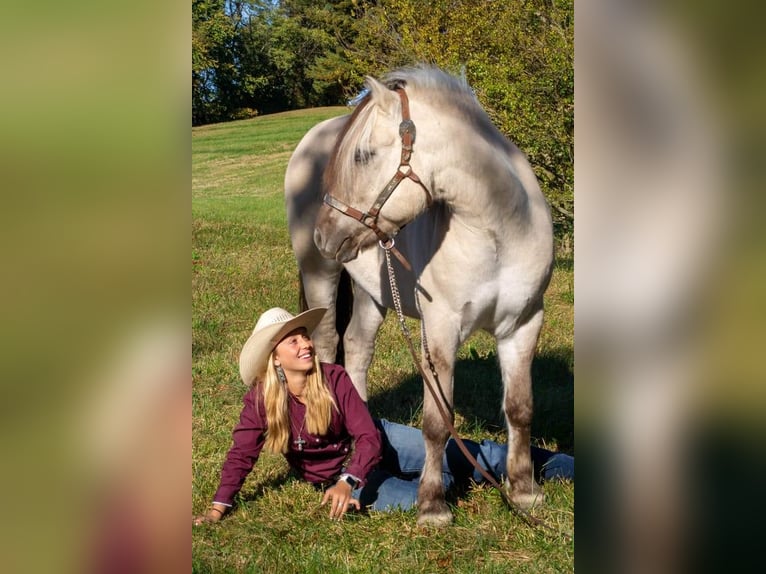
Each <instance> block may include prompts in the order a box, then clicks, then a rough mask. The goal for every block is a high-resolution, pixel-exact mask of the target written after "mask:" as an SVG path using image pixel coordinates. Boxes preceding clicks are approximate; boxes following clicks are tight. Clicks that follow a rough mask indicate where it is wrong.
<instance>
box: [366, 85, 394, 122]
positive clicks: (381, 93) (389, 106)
mask: <svg viewBox="0 0 766 574" xmlns="http://www.w3.org/2000/svg"><path fill="white" fill-rule="evenodd" d="M365 84H366V85H367V87H368V88H369V90H370V99H371V100H372V103H373V104H375V105H377V106H379V107H380V108H381V109H382V110H383V111H384V112H386V113H388V114H391V115H395V114H396V113H397V106H398V105H399V96H397V95H396V92H394V91H393V90H389V89H388V88H387V87H386V86H385V85H383V84H381V83H380V82H379V81H378V80H376V79H375V78H373V77H372V76H367V79H366V80H365Z"/></svg>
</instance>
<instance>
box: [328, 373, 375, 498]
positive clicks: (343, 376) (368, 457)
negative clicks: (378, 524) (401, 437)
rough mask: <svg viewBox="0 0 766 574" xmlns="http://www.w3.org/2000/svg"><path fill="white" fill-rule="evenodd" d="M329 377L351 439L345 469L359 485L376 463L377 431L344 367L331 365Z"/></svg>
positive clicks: (342, 420) (365, 405)
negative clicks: (351, 449)
mask: <svg viewBox="0 0 766 574" xmlns="http://www.w3.org/2000/svg"><path fill="white" fill-rule="evenodd" d="M329 376H330V377H331V378H332V382H333V383H334V385H333V386H334V390H335V398H336V400H337V401H338V410H339V411H340V415H341V422H342V423H343V424H344V425H345V427H346V430H347V431H348V433H349V434H350V435H351V436H352V437H353V438H354V453H353V455H352V457H351V460H350V461H349V463H348V466H347V467H346V470H345V472H346V473H348V474H350V475H352V476H353V477H354V478H356V479H358V480H359V481H360V485H359V486H361V485H362V484H364V482H365V480H366V478H367V475H368V474H369V473H370V471H371V470H372V469H373V468H374V467H375V465H377V464H378V463H379V462H380V459H381V451H382V443H381V440H380V434H379V433H378V429H377V427H376V426H375V423H374V422H373V420H372V416H370V411H369V410H367V404H366V403H365V402H364V401H363V400H362V398H361V397H360V396H359V393H358V392H357V390H356V388H355V387H354V385H353V383H352V382H351V377H349V376H348V373H347V372H346V371H345V369H343V368H342V367H339V366H337V365H333V367H332V368H331V369H330V371H329Z"/></svg>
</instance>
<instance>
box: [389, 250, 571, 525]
mask: <svg viewBox="0 0 766 574" xmlns="http://www.w3.org/2000/svg"><path fill="white" fill-rule="evenodd" d="M380 246H381V247H382V248H383V251H384V253H385V254H386V268H387V269H388V282H389V284H390V285H391V297H392V298H393V300H394V309H395V310H396V317H397V319H398V320H399V326H400V327H401V329H402V333H403V335H404V339H405V341H406V342H407V347H408V348H409V350H410V354H411V355H412V360H413V361H414V363H415V365H416V366H417V368H418V371H420V376H421V377H423V381H424V382H425V383H426V386H427V387H428V390H429V391H430V392H431V396H432V397H433V399H434V401H435V402H436V406H437V407H438V408H439V413H440V414H441V416H442V419H444V423H445V424H446V425H447V428H448V429H449V433H450V435H451V436H452V438H453V439H454V440H455V443H456V444H457V445H458V448H460V451H461V452H462V453H463V456H465V457H466V459H467V460H468V461H469V462H470V463H471V464H472V465H473V466H474V468H476V470H478V471H479V473H480V474H481V475H482V476H483V477H484V479H485V480H486V481H487V482H489V483H490V484H491V485H492V486H493V487H495V488H496V489H497V490H498V492H500V496H501V497H502V498H503V500H504V501H505V503H506V504H507V505H508V507H509V508H510V509H511V511H512V512H513V513H514V514H516V516H518V517H519V518H521V519H522V520H523V521H524V522H525V523H526V524H527V525H528V526H530V527H532V528H535V527H537V528H541V529H544V530H547V531H549V532H550V533H553V534H556V535H560V536H563V537H564V538H566V539H567V540H571V539H572V536H571V535H570V534H568V533H566V532H562V531H560V530H558V529H556V528H554V527H553V526H550V525H549V524H546V523H545V522H544V521H542V520H540V519H539V518H535V517H534V516H532V515H531V514H530V513H529V512H527V511H525V510H523V509H521V508H519V507H518V506H516V505H515V504H514V503H513V502H511V499H510V498H509V496H508V493H507V492H506V489H505V488H503V487H502V486H501V485H500V484H499V483H498V482H497V480H495V478H494V477H493V476H492V475H491V474H489V473H488V472H487V471H486V470H485V469H484V468H483V467H482V466H481V465H480V464H479V462H478V461H477V460H476V458H475V457H474V456H473V455H472V454H471V453H470V452H469V451H468V448H467V447H466V446H465V444H464V443H463V439H461V438H460V437H459V436H458V434H457V431H456V430H455V426H454V425H453V424H452V422H451V420H450V419H451V417H450V416H449V414H448V413H447V411H446V409H445V406H444V404H443V402H442V401H441V400H440V399H439V396H438V395H437V394H436V389H435V388H434V385H433V383H432V382H431V378H430V377H429V376H428V375H427V374H426V372H425V371H424V370H423V366H422V365H421V362H420V360H418V356H417V353H416V352H415V346H414V345H413V343H412V334H411V333H410V329H409V327H407V324H406V323H405V321H404V313H403V312H402V300H401V296H400V294H399V287H398V285H397V283H396V274H395V273H394V267H393V265H392V264H391V253H390V251H391V249H392V248H393V247H394V240H393V239H390V240H389V241H387V242H386V243H383V242H382V241H381V242H380ZM415 302H416V304H417V307H418V311H420V298H419V297H418V295H417V291H416V292H415ZM420 316H421V335H422V337H423V349H424V350H425V352H426V359H427V361H428V365H429V368H430V370H431V374H432V375H433V377H434V380H437V381H438V376H437V374H436V369H435V367H434V364H433V361H432V360H431V353H430V351H429V350H428V342H427V341H426V338H425V334H426V333H425V325H424V321H423V320H422V317H423V314H422V313H421V315H420Z"/></svg>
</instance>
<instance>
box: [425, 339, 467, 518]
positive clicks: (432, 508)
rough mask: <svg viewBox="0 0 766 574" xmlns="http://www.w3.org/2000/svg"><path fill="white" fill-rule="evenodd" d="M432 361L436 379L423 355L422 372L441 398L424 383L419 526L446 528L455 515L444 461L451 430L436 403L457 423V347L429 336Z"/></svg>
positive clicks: (452, 421) (450, 419)
mask: <svg viewBox="0 0 766 574" xmlns="http://www.w3.org/2000/svg"><path fill="white" fill-rule="evenodd" d="M428 343H429V348H430V353H431V359H432V360H433V364H434V367H435V370H436V373H437V377H436V380H434V379H433V376H432V373H431V370H430V366H429V365H428V361H427V357H426V354H425V352H423V355H422V356H423V370H424V371H425V372H426V374H427V375H428V376H429V377H430V378H431V383H432V385H433V388H434V390H435V391H436V393H437V395H438V399H434V397H433V395H432V393H431V391H430V390H429V389H428V386H427V385H426V384H425V382H424V388H423V392H424V395H423V438H424V441H425V450H426V459H425V464H424V466H423V472H422V473H421V475H420V488H419V490H418V526H447V525H448V524H450V523H451V522H452V512H451V511H450V509H449V506H448V505H447V502H446V501H445V491H444V480H443V475H442V472H443V460H444V448H445V446H446V444H447V439H448V438H449V428H448V426H447V423H446V422H445V420H444V418H443V417H442V415H441V413H440V409H439V407H438V406H437V403H436V400H438V401H439V402H441V404H442V406H443V408H444V411H445V412H446V413H447V416H448V418H449V422H450V423H454V420H455V416H454V412H453V408H452V406H453V378H452V375H453V369H454V362H455V353H456V352H457V345H456V344H438V343H437V342H436V339H431V338H430V337H429V341H428Z"/></svg>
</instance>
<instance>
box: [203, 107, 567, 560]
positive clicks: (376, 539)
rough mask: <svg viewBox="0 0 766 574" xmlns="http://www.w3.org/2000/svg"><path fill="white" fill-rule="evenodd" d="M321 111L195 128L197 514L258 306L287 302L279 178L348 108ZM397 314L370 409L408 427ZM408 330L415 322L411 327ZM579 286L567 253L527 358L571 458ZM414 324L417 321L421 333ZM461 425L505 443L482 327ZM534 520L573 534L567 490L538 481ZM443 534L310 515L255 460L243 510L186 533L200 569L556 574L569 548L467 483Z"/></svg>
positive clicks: (416, 399)
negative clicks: (311, 134)
mask: <svg viewBox="0 0 766 574" xmlns="http://www.w3.org/2000/svg"><path fill="white" fill-rule="evenodd" d="M347 112H348V110H347V109H346V108H341V107H338V108H319V109H312V110H301V111H297V112H288V113H282V114H275V115H271V116H263V117H258V118H254V119H250V120H242V121H237V122H230V123H224V124H216V125H210V126H204V127H199V128H194V129H192V188H193V189H192V216H193V236H192V306H193V381H194V387H193V401H194V402H193V460H192V466H193V491H192V503H193V511H194V512H195V513H197V512H201V511H202V510H203V509H204V508H205V507H206V505H207V504H208V503H209V501H210V498H211V497H212V495H213V493H214V492H215V490H216V487H217V484H218V478H219V471H220V467H221V463H222V461H223V459H224V457H225V455H226V451H227V450H228V448H229V446H230V444H231V430H232V428H233V427H234V425H235V424H236V422H237V420H238V415H239V411H240V408H241V397H242V395H243V393H244V391H245V388H244V386H243V384H242V383H241V381H240V380H239V374H238V365H237V358H238V356H239V351H240V349H241V347H242V344H243V343H244V341H245V340H246V339H247V337H248V336H249V334H250V332H251V331H252V329H253V326H254V324H255V320H256V319H257V317H258V315H259V314H260V312H261V311H263V310H265V309H266V308H268V307H273V306H281V307H284V308H286V309H288V310H291V311H293V312H295V311H297V301H298V280H297V267H296V264H295V260H294V258H293V255H292V251H291V249H290V241H289V236H288V232H287V221H286V215H285V211H284V202H283V196H282V180H283V177H284V170H285V167H286V165H287V161H288V159H289V157H290V154H291V153H292V150H293V149H294V148H295V146H296V145H297V143H298V141H299V140H300V138H301V137H302V136H303V134H304V133H305V132H306V131H307V130H308V129H309V128H310V127H311V126H313V125H314V124H316V123H318V122H319V121H321V120H324V119H326V118H330V117H333V116H337V115H341V114H344V113H347ZM393 315H394V314H393V313H391V314H390V315H389V317H388V318H387V319H386V322H385V324H384V326H383V328H382V330H381V333H380V334H379V337H378V343H377V346H376V355H375V359H374V361H373V364H372V366H371V368H370V374H369V379H368V380H369V393H370V402H369V404H370V409H371V411H372V413H373V416H378V417H385V418H388V419H390V420H394V421H398V422H403V423H408V424H414V425H418V424H419V422H420V416H421V412H420V409H421V406H422V383H421V382H420V378H419V376H417V375H416V372H417V370H416V367H415V366H414V365H413V364H412V362H411V359H410V357H409V354H408V352H407V350H406V347H405V345H404V342H403V340H402V338H401V333H400V332H399V330H398V326H397V324H396V320H395V317H394V316H393ZM413 325H414V323H413ZM573 327H574V294H573V270H572V266H571V262H569V261H560V262H557V266H556V269H555V272H554V277H553V280H552V283H551V287H550V288H549V290H548V292H547V294H546V321H545V325H544V327H543V333H542V335H541V337H540V343H539V347H538V355H537V359H536V360H535V363H534V366H533V378H534V384H535V406H536V412H535V419H534V423H533V428H532V434H533V436H534V437H535V440H536V442H537V443H538V444H541V445H544V446H548V447H549V448H552V449H554V450H555V449H559V450H565V451H568V452H573V448H574V431H573V396H574V380H573V374H572V368H573V361H574V358H573V330H574V329H573ZM416 331H417V329H416ZM458 358H459V362H458V364H457V369H456V375H455V379H456V390H455V398H456V400H455V404H456V412H457V421H456V422H457V426H458V430H459V432H460V433H461V434H462V435H463V436H468V437H471V438H476V439H480V438H494V439H496V440H499V441H503V442H504V441H505V433H504V430H503V418H502V416H501V412H500V396H501V395H500V393H501V388H502V383H501V381H500V374H499V370H498V368H497V363H496V358H495V348H494V343H493V340H492V339H491V338H490V337H488V336H486V335H484V334H477V335H475V336H474V337H472V338H471V339H470V340H469V341H468V342H467V343H466V344H465V345H464V346H463V348H462V349H461V350H460V353H459V357H458ZM544 488H545V492H546V497H547V499H546V502H545V505H544V506H543V507H541V508H538V509H536V510H535V511H534V515H535V516H537V517H538V518H541V519H543V520H545V521H547V522H548V523H549V524H550V525H552V526H554V527H555V528H558V529H561V530H564V531H568V532H571V531H572V530H573V525H574V486H573V485H572V484H554V483H551V484H546V485H545V487H544ZM454 502H455V506H454V508H453V510H454V512H455V523H454V525H453V526H451V527H449V528H446V529H444V530H442V531H435V530H430V529H429V530H422V529H418V528H417V527H416V526H415V512H414V511H411V512H407V513H392V514H373V515H369V516H367V515H357V516H350V517H347V518H346V519H345V520H344V521H342V522H340V523H337V522H332V521H330V520H328V519H327V518H326V516H325V510H324V509H321V510H318V508H317V505H318V503H319V497H318V496H317V493H316V492H315V491H314V490H313V489H312V488H311V487H310V486H309V485H307V484H304V483H301V482H297V481H294V480H292V479H289V478H287V466H286V463H285V462H284V461H283V459H281V457H275V456H271V455H267V454H264V455H263V456H262V457H261V459H260V460H259V461H258V464H257V465H256V468H255V470H254V471H253V473H252V474H251V475H250V477H249V478H248V480H247V482H246V483H245V486H244V488H243V489H242V492H241V495H240V503H239V507H238V508H237V509H236V511H235V512H234V513H232V514H231V515H230V516H228V517H227V518H226V519H225V520H224V521H222V522H221V523H219V524H216V525H203V526H201V527H195V528H194V530H193V547H192V548H193V565H194V571H195V572H216V573H217V572H259V573H261V572H267V573H268V572H275V573H277V572H278V573H290V572H296V573H297V572H300V573H304V572H317V573H322V574H329V573H332V572H360V573H361V572H365V573H367V572H381V573H383V572H385V573H390V572H397V573H398V572H466V573H468V572H470V573H474V572H535V573H538V572H566V571H572V570H573V569H574V557H573V553H574V549H573V544H572V542H571V541H566V540H565V539H564V538H563V537H558V536H551V535H545V534H542V533H540V532H539V531H537V530H535V529H532V528H530V527H529V526H527V525H525V524H524V523H523V522H522V521H521V520H520V519H519V518H517V517H516V516H514V515H513V514H512V513H511V512H509V511H508V510H507V509H506V508H505V507H504V506H503V502H502V500H501V498H500V496H499V494H498V493H497V492H494V491H493V490H491V489H489V488H484V487H479V486H476V487H474V488H472V489H471V490H470V491H469V492H468V493H467V494H466V495H465V496H462V497H460V498H459V499H458V500H457V501H454Z"/></svg>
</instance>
